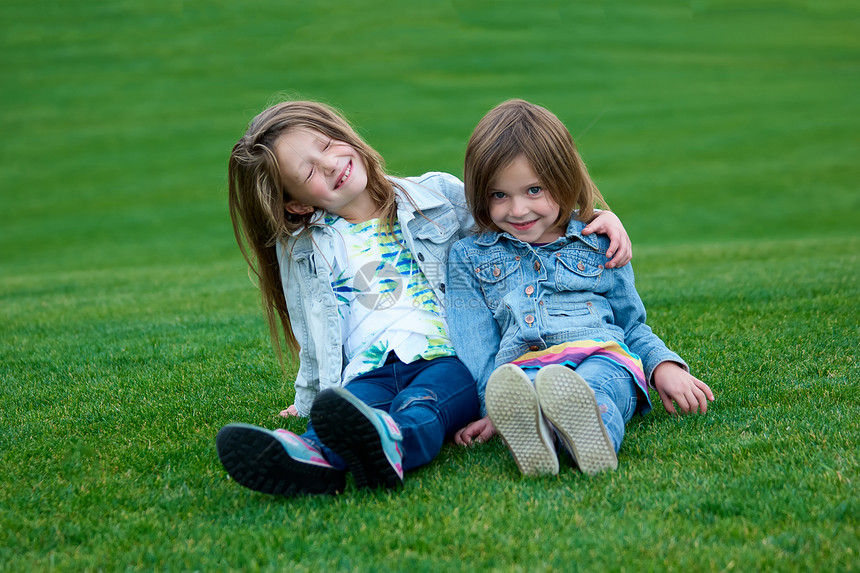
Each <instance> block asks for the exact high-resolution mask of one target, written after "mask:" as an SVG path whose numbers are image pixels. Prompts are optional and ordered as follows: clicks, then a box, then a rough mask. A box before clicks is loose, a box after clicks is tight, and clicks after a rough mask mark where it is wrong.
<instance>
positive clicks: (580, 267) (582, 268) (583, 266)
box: [418, 253, 585, 271]
mask: <svg viewBox="0 0 860 573" xmlns="http://www.w3.org/2000/svg"><path fill="white" fill-rule="evenodd" d="M418 257H419V258H421V254H420V253H419V254H418ZM421 260H422V261H423V260H424V259H421ZM576 268H578V269H579V270H581V271H584V270H585V265H583V264H582V261H579V262H578V263H576Z"/></svg>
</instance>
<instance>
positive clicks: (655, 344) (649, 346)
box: [447, 220, 687, 415]
mask: <svg viewBox="0 0 860 573" xmlns="http://www.w3.org/2000/svg"><path fill="white" fill-rule="evenodd" d="M584 228H585V224H584V223H581V222H580V221H576V220H571V221H570V223H569V224H568V226H567V230H566V234H565V237H562V238H561V239H559V240H557V241H554V242H552V243H550V244H548V245H545V246H542V247H534V246H532V245H529V244H528V243H524V242H522V241H519V240H517V239H515V238H514V237H513V236H511V235H510V234H508V233H494V232H488V233H483V234H480V235H475V236H471V237H468V238H466V239H463V240H462V241H460V242H458V243H457V244H456V245H454V248H453V249H452V250H451V254H450V256H449V259H448V285H449V289H448V300H447V305H448V309H447V313H448V329H449V334H450V335H451V339H452V341H453V342H454V349H455V350H456V352H457V356H459V357H460V360H462V361H463V362H464V363H465V364H466V366H468V367H469V369H470V370H471V371H472V375H473V376H474V377H475V380H476V381H477V383H478V397H479V398H480V399H481V413H482V415H486V408H485V405H484V391H485V389H486V386H487V379H488V378H489V377H490V374H492V372H493V370H495V369H496V368H497V367H498V366H500V365H502V364H505V363H507V362H510V361H512V360H515V359H517V358H519V357H520V356H522V355H523V354H525V353H526V352H530V351H535V350H543V349H545V348H547V347H549V346H553V345H556V344H561V343H564V342H573V341H576V340H606V341H609V340H614V341H617V342H621V343H624V344H626V345H627V347H628V348H630V350H631V351H632V352H634V353H635V354H637V355H639V357H640V358H641V359H642V363H643V366H644V370H645V379H646V380H648V381H649V384H650V385H651V386H653V383H652V382H651V376H652V374H653V372H654V369H655V368H656V367H657V365H659V364H660V363H661V362H665V361H667V360H671V361H674V362H677V363H679V364H680V365H681V366H682V367H683V368H685V369H687V365H686V363H685V362H684V361H683V360H682V359H681V357H680V356H678V355H677V354H675V353H674V352H672V351H671V350H669V349H668V348H666V345H665V344H664V343H663V341H662V340H660V338H658V337H657V335H655V334H654V333H653V332H652V331H651V328H650V327H649V326H648V325H647V324H645V307H644V306H643V305H642V300H641V299H640V298H639V294H638V293H637V292H636V288H635V286H634V282H633V269H632V267H631V265H629V264H628V265H625V266H623V267H621V268H617V269H607V268H605V267H604V263H605V262H606V261H607V259H606V249H607V248H608V247H609V239H608V238H607V237H605V236H603V235H593V234H592V235H588V236H584V235H582V229H584ZM643 392H644V393H645V394H646V399H647V390H645V389H643ZM650 409H651V403H650V400H649V401H648V402H647V404H643V405H642V406H640V411H641V412H642V413H643V414H644V413H645V412H647V411H649V410H650Z"/></svg>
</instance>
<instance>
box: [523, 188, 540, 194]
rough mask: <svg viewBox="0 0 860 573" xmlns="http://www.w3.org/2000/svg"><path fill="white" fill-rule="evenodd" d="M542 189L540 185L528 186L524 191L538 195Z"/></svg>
mask: <svg viewBox="0 0 860 573" xmlns="http://www.w3.org/2000/svg"><path fill="white" fill-rule="evenodd" d="M541 191H543V189H541V188H540V187H529V188H528V190H527V191H526V194H527V195H540V192H541Z"/></svg>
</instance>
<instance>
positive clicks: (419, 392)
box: [389, 388, 438, 414]
mask: <svg viewBox="0 0 860 573" xmlns="http://www.w3.org/2000/svg"><path fill="white" fill-rule="evenodd" d="M437 401H438V400H437V398H436V394H435V393H434V392H432V391H431V390H427V389H426V388H417V389H415V390H410V389H408V388H407V389H406V390H404V391H403V392H400V393H399V394H398V395H397V397H396V398H394V400H393V401H392V402H391V409H390V410H389V412H390V413H392V414H393V413H395V412H402V411H403V410H406V409H407V408H412V407H420V406H423V407H427V408H430V409H435V408H436V404H437Z"/></svg>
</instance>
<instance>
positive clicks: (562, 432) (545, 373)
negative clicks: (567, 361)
mask: <svg viewBox="0 0 860 573" xmlns="http://www.w3.org/2000/svg"><path fill="white" fill-rule="evenodd" d="M488 390H489V388H488ZM535 391H536V392H537V396H538V400H539V401H540V405H541V409H542V410H543V413H544V415H545V416H546V418H547V419H548V420H549V421H550V423H551V424H552V425H553V427H554V428H555V431H556V432H557V433H558V436H559V438H561V442H562V444H564V446H565V448H567V450H568V451H569V452H570V454H571V455H572V456H573V459H574V461H576V465H577V466H579V469H580V471H582V472H583V473H586V474H589V475H596V474H598V473H600V472H602V471H605V470H609V469H612V470H614V469H617V468H618V457H617V456H616V455H615V448H614V447H613V445H612V441H611V440H610V439H609V434H607V433H606V427H605V426H604V425H603V418H601V417H600V407H599V406H598V405H597V401H596V400H595V399H594V390H592V389H591V387H590V386H589V385H588V383H587V382H586V381H585V380H583V378H582V376H580V375H579V374H577V373H576V372H574V371H573V370H571V369H570V368H568V367H567V366H561V365H559V364H552V365H550V366H544V367H543V368H541V369H540V371H539V372H538V373H537V377H536V378H535Z"/></svg>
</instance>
